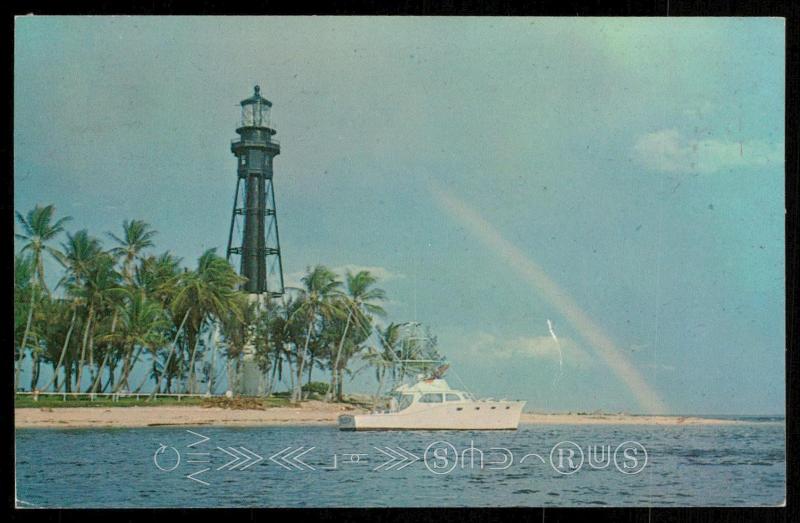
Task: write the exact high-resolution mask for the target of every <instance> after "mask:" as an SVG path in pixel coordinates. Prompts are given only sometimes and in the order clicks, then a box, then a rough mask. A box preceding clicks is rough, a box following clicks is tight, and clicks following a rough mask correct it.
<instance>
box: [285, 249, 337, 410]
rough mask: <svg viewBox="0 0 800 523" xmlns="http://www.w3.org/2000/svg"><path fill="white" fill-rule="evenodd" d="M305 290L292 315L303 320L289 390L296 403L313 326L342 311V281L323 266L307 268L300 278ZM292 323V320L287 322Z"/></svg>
mask: <svg viewBox="0 0 800 523" xmlns="http://www.w3.org/2000/svg"><path fill="white" fill-rule="evenodd" d="M302 282H303V285H304V286H305V288H303V289H300V298H299V301H298V306H297V309H296V310H295V311H294V312H293V316H294V315H297V316H298V317H299V318H302V319H303V321H304V322H305V324H306V336H305V342H304V344H303V350H302V351H301V350H299V347H296V354H295V359H296V366H295V367H296V368H295V373H296V378H297V379H296V380H295V381H294V387H293V391H292V401H299V400H300V399H301V397H302V381H303V364H304V362H305V360H306V357H307V354H308V345H309V342H310V341H311V335H312V334H313V333H314V332H315V330H316V328H315V326H316V325H317V323H318V322H319V320H320V318H321V317H322V318H328V319H330V318H334V317H339V316H342V315H343V314H342V310H341V308H340V306H341V305H340V303H338V300H337V298H338V297H339V295H340V294H339V287H340V286H341V284H342V282H340V281H339V280H337V279H336V274H334V273H333V272H332V271H331V270H330V269H328V268H327V267H325V266H323V265H317V266H316V267H314V269H313V270H312V269H308V274H306V275H305V276H304V277H303V278H302ZM290 320H291V319H290Z"/></svg>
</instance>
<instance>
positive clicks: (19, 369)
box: [14, 283, 37, 393]
mask: <svg viewBox="0 0 800 523" xmlns="http://www.w3.org/2000/svg"><path fill="white" fill-rule="evenodd" d="M36 289H37V286H36V284H35V283H33V285H31V302H30V304H29V305H28V319H27V320H26V321H25V331H24V332H23V334H22V342H21V343H20V344H19V358H18V359H17V367H16V369H15V371H14V392H15V393H16V392H17V389H18V388H19V376H20V373H21V372H22V360H23V359H25V344H26V343H27V342H28V333H29V332H30V330H31V321H32V320H33V306H34V304H35V303H36Z"/></svg>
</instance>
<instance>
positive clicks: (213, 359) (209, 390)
mask: <svg viewBox="0 0 800 523" xmlns="http://www.w3.org/2000/svg"><path fill="white" fill-rule="evenodd" d="M218 334H219V324H218V323H217V322H214V330H213V331H212V332H211V377H210V378H209V379H208V386H207V387H206V393H207V394H214V387H215V385H216V381H217V380H216V379H215V378H216V376H217V375H216V370H215V368H214V366H215V365H216V364H217V337H218Z"/></svg>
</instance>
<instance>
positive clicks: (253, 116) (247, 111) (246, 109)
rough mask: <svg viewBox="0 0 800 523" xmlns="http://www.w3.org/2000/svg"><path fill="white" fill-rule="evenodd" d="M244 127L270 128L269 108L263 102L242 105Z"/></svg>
mask: <svg viewBox="0 0 800 523" xmlns="http://www.w3.org/2000/svg"><path fill="white" fill-rule="evenodd" d="M242 126H243V127H269V106H268V105H267V104H265V103H263V102H262V101H261V100H258V101H255V102H252V103H246V104H244V105H242Z"/></svg>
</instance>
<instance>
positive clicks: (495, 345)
mask: <svg viewBox="0 0 800 523" xmlns="http://www.w3.org/2000/svg"><path fill="white" fill-rule="evenodd" d="M471 339H472V342H471V343H470V344H469V345H468V346H467V347H466V349H467V351H468V352H469V353H470V354H471V355H475V356H478V355H482V356H490V357H491V358H496V359H512V358H513V359H518V358H531V359H539V360H548V361H551V362H554V363H558V362H559V359H561V358H563V362H564V364H565V365H573V366H582V365H585V364H587V363H588V362H589V361H590V357H589V355H588V354H587V353H586V351H584V350H583V349H582V348H580V347H579V346H578V345H577V344H576V343H575V341H574V340H572V339H571V338H565V337H561V336H559V338H558V340H559V342H560V345H561V354H559V344H558V343H556V341H555V340H554V339H553V338H552V336H550V335H549V334H543V335H541V336H518V337H515V338H510V339H505V340H503V339H499V338H498V337H497V336H495V335H493V334H489V333H487V332H478V333H477V334H475V335H474V336H472V338H471Z"/></svg>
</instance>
